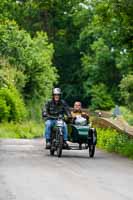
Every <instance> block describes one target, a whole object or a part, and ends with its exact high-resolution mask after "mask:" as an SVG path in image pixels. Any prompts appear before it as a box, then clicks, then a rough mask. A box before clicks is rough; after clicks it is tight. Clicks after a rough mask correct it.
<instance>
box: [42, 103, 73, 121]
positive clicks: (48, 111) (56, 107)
mask: <svg viewBox="0 0 133 200" xmlns="http://www.w3.org/2000/svg"><path fill="white" fill-rule="evenodd" d="M60 114H62V115H67V116H68V117H71V112H70V109H69V106H68V105H67V103H66V102H65V101H64V100H60V101H59V102H58V103H55V101H54V100H50V101H48V102H47V103H46V104H45V106H44V108H43V111H42V116H43V117H46V118H47V119H50V116H51V118H52V116H53V117H58V116H59V115H60Z"/></svg>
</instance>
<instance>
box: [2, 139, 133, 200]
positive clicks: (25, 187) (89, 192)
mask: <svg viewBox="0 0 133 200" xmlns="http://www.w3.org/2000/svg"><path fill="white" fill-rule="evenodd" d="M82 199H88V200H133V161H132V160H128V159H126V158H123V157H120V156H118V155H115V154H109V153H105V152H103V151H100V150H96V154H95V158H94V159H91V158H88V151H87V150H83V151H64V152H63V157H62V158H57V157H56V156H54V157H51V156H50V155H49V152H48V151H46V150H45V149H44V146H43V140H42V139H36V140H0V200H82Z"/></svg>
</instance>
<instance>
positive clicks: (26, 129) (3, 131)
mask: <svg viewBox="0 0 133 200" xmlns="http://www.w3.org/2000/svg"><path fill="white" fill-rule="evenodd" d="M43 132H44V125H43V123H37V122H36V121H33V120H32V121H27V122H26V121H25V122H22V123H14V122H11V123H8V122H5V123H1V124H0V138H25V139H32V138H37V137H42V136H43Z"/></svg>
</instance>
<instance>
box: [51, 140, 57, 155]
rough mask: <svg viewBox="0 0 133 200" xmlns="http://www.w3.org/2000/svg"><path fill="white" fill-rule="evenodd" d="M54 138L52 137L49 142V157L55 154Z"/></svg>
mask: <svg viewBox="0 0 133 200" xmlns="http://www.w3.org/2000/svg"><path fill="white" fill-rule="evenodd" d="M55 149H56V148H55V138H54V136H52V140H51V147H50V155H51V156H54V152H55Z"/></svg>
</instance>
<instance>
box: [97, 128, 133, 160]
mask: <svg viewBox="0 0 133 200" xmlns="http://www.w3.org/2000/svg"><path fill="white" fill-rule="evenodd" d="M97 133H98V142H97V147H99V148H101V149H104V150H106V151H108V152H115V153H119V154H120V155H123V156H126V157H128V158H132V159H133V138H130V137H129V136H128V135H127V134H124V133H118V132H117V131H116V130H112V129H101V128H98V129H97Z"/></svg>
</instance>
